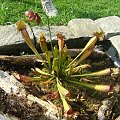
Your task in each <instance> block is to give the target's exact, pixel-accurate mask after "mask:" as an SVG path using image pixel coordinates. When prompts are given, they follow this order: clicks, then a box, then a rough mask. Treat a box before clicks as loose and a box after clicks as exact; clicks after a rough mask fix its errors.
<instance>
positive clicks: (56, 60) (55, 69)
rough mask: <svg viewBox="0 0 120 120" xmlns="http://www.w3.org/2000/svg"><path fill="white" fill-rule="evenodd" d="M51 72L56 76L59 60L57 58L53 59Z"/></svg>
mask: <svg viewBox="0 0 120 120" xmlns="http://www.w3.org/2000/svg"><path fill="white" fill-rule="evenodd" d="M52 71H55V72H56V73H57V75H58V73H59V59H58V58H54V59H53V62H52Z"/></svg>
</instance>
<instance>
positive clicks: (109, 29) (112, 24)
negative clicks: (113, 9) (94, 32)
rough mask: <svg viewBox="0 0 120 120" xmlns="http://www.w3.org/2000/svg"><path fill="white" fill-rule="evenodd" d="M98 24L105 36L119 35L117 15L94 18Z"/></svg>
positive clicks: (119, 27)
mask: <svg viewBox="0 0 120 120" xmlns="http://www.w3.org/2000/svg"><path fill="white" fill-rule="evenodd" d="M95 22H96V23H97V24H98V26H99V27H100V28H101V29H102V30H103V31H104V32H105V36H106V38H107V39H108V38H110V37H112V36H114V35H118V34H119V35H120V18H119V17H117V16H109V17H104V18H100V19H97V20H95Z"/></svg>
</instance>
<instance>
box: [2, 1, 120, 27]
mask: <svg viewBox="0 0 120 120" xmlns="http://www.w3.org/2000/svg"><path fill="white" fill-rule="evenodd" d="M53 2H54V4H55V5H56V7H57V9H58V12H59V14H58V15H57V17H54V18H51V24H52V25H67V23H68V21H69V20H71V19H74V18H92V19H97V18H100V17H105V16H111V15H117V16H120V9H119V6H120V1H119V0H79V1H78V0H62V1H61V0H53ZM28 9H32V10H34V11H36V12H40V11H42V6H41V4H40V0H0V24H1V25H3V24H11V23H15V22H16V21H17V20H18V19H23V18H24V11H26V10H28ZM45 23H46V20H45V16H43V24H45Z"/></svg>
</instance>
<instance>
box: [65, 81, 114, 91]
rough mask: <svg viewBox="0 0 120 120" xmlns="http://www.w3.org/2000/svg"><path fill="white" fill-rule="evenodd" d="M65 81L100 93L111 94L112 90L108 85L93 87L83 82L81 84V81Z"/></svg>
mask: <svg viewBox="0 0 120 120" xmlns="http://www.w3.org/2000/svg"><path fill="white" fill-rule="evenodd" d="M67 81H68V82H71V83H74V84H78V85H81V86H84V87H87V88H90V89H94V90H97V91H100V92H111V91H112V90H113V88H112V86H110V85H94V84H89V83H85V82H81V81H72V80H67Z"/></svg>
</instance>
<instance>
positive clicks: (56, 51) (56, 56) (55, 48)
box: [53, 46, 59, 58]
mask: <svg viewBox="0 0 120 120" xmlns="http://www.w3.org/2000/svg"><path fill="white" fill-rule="evenodd" d="M58 56H59V51H58V48H57V46H54V50H53V58H58Z"/></svg>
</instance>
